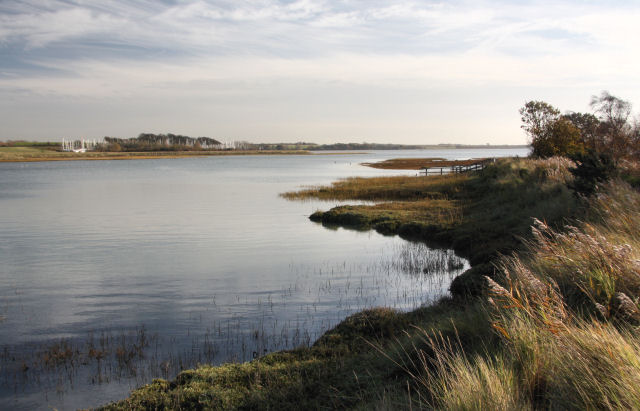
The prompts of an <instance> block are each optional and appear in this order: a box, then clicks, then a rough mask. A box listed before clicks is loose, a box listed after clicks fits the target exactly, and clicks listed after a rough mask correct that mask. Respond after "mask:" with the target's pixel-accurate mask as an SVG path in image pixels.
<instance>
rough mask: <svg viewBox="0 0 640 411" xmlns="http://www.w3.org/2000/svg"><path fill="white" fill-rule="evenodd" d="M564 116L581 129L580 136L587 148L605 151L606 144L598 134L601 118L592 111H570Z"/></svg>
mask: <svg viewBox="0 0 640 411" xmlns="http://www.w3.org/2000/svg"><path fill="white" fill-rule="evenodd" d="M562 118H564V119H567V120H569V121H570V122H571V123H572V124H573V125H574V126H575V127H576V128H578V130H580V138H581V140H582V144H583V145H584V146H585V148H587V149H590V150H594V151H603V149H604V144H603V141H602V138H601V137H600V135H599V134H598V129H599V127H600V120H598V117H596V116H595V115H593V114H591V113H576V112H569V113H567V114H564V115H563V116H562Z"/></svg>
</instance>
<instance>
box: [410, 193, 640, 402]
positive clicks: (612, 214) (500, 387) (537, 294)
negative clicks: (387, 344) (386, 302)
mask: <svg viewBox="0 0 640 411" xmlns="http://www.w3.org/2000/svg"><path fill="white" fill-rule="evenodd" d="M638 201H640V194H639V193H638V192H637V191H635V190H633V189H631V188H630V187H628V186H626V185H625V184H622V183H619V182H617V183H611V184H609V185H608V186H607V187H605V188H604V191H602V192H601V193H600V194H599V196H598V197H596V198H594V199H592V200H590V201H589V204H588V207H589V210H590V213H588V214H589V215H590V218H591V220H590V221H584V222H582V223H579V224H576V226H573V227H567V228H566V229H565V230H564V231H557V230H552V229H551V228H550V227H548V226H547V225H545V224H544V223H541V222H538V223H537V226H536V227H535V228H534V238H533V240H532V241H531V242H529V243H528V247H527V250H526V253H524V254H521V255H519V256H512V257H508V258H505V259H503V263H502V269H503V270H504V278H503V281H502V283H503V285H499V284H498V283H496V282H495V281H492V280H488V295H489V297H490V298H489V302H490V305H489V306H488V307H489V310H490V312H491V316H492V318H493V320H492V321H493V323H492V326H493V328H494V330H495V332H496V334H497V335H499V336H500V337H501V338H502V341H503V343H502V346H501V348H500V349H499V350H498V351H497V352H492V353H484V354H480V355H477V354H474V355H470V354H468V353H465V352H464V351H463V350H461V349H458V348H457V347H456V346H455V344H452V343H450V342H449V340H444V339H441V340H438V339H434V338H433V337H430V336H429V334H427V333H426V332H425V333H424V335H425V336H426V337H425V339H426V340H427V341H428V348H429V350H427V351H428V352H433V353H434V354H427V351H425V350H424V349H419V350H417V352H416V354H414V355H417V357H418V358H423V359H424V360H423V361H422V367H423V369H424V370H425V371H424V373H423V374H420V375H418V374H415V373H414V380H415V382H416V384H417V385H418V386H419V387H421V390H422V394H421V395H422V396H423V397H424V398H427V399H428V400H429V402H428V405H429V406H431V407H434V408H439V409H455V410H479V409H540V408H544V409H549V408H551V409H568V410H571V409H576V410H582V409H609V410H622V409H640V335H638V333H637V328H636V327H637V324H638V321H639V320H640V311H639V310H638V301H639V300H640V286H639V284H640V283H639V281H640V262H639V260H638V256H639V254H638V251H637V250H638V245H639V243H638V242H637V239H636V236H637V231H638V230H640V224H638V221H639V219H638V218H637V217H636V215H637V214H638V209H637V204H638V203H637V202H638ZM630 204H634V205H635V206H633V207H629V205H630ZM576 296H581V297H582V298H576ZM621 301H622V302H621ZM625 304H626V305H625Z"/></svg>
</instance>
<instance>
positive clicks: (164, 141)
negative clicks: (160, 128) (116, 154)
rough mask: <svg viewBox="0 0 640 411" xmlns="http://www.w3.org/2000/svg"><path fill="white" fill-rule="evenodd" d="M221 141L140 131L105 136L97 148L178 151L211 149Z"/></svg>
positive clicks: (105, 149)
mask: <svg viewBox="0 0 640 411" xmlns="http://www.w3.org/2000/svg"><path fill="white" fill-rule="evenodd" d="M221 147H222V143H220V142H219V141H218V140H216V139H214V138H211V137H196V138H194V137H188V136H183V135H179V134H178V135H176V134H171V133H169V134H151V133H142V134H140V135H139V136H138V137H134V138H115V137H105V138H104V144H102V145H101V146H100V147H99V148H98V150H103V151H178V150H187V151H188V150H213V149H219V148H221Z"/></svg>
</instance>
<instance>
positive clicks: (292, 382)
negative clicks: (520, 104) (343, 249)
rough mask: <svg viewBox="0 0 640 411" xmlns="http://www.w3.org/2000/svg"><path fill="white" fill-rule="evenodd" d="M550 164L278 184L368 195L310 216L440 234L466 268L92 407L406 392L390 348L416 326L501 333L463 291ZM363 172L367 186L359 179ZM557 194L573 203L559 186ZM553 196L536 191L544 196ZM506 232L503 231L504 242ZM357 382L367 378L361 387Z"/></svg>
mask: <svg viewBox="0 0 640 411" xmlns="http://www.w3.org/2000/svg"><path fill="white" fill-rule="evenodd" d="M548 167H551V168H553V167H555V164H554V163H553V162H551V163H548V162H530V161H529V160H527V161H526V162H523V161H522V160H515V159H511V160H507V159H505V160H502V161H500V162H498V163H497V164H496V165H494V166H492V167H491V169H488V170H485V172H483V173H481V174H475V173H474V174H473V175H468V176H467V175H458V176H442V177H440V176H437V177H430V178H423V177H404V176H400V177H373V178H372V177H370V178H367V179H364V178H363V179H358V178H355V179H350V180H349V179H348V180H341V181H338V182H336V183H334V184H333V185H332V186H329V187H327V186H325V187H316V188H315V189H309V190H301V191H300V193H302V195H301V196H296V195H295V193H293V195H291V196H289V195H287V194H288V193H283V197H285V198H288V199H304V198H313V197H315V198H324V196H327V198H326V199H329V198H333V199H341V200H348V199H352V200H359V199H368V200H370V201H375V202H376V203H378V204H376V205H365V206H340V207H334V208H332V209H330V210H328V211H325V212H318V213H316V214H314V215H312V216H311V217H310V219H312V220H315V221H319V222H322V224H323V225H327V226H340V227H345V228H354V229H368V230H375V231H378V232H380V233H382V234H386V235H399V236H400V237H401V238H404V239H405V240H414V241H416V240H417V241H422V242H427V243H428V244H429V243H430V244H431V245H436V244H437V243H439V244H440V246H445V247H447V248H452V249H454V250H455V251H456V254H457V255H460V256H462V257H466V258H467V259H468V260H469V262H470V264H471V268H470V269H469V270H467V271H466V272H465V273H464V274H461V275H460V276H458V277H457V278H456V279H455V280H454V282H456V283H457V285H454V284H453V283H452V286H451V291H452V295H453V297H444V298H443V299H442V300H440V301H437V302H435V303H434V304H433V305H429V306H423V307H421V308H418V309H416V310H413V311H409V312H398V311H395V310H392V309H389V308H384V307H377V308H371V309H368V310H364V311H361V312H359V313H356V314H353V315H351V316H349V317H347V318H345V319H344V320H343V321H342V322H340V323H339V324H338V325H337V326H335V327H334V328H332V329H330V330H328V331H326V332H325V333H324V334H323V335H322V336H321V337H320V338H319V339H318V340H317V341H315V342H314V343H313V344H312V345H311V346H310V347H300V348H296V349H293V350H288V351H277V352H273V353H270V354H267V355H265V356H264V357H261V358H259V359H256V360H254V361H250V362H246V363H235V364H234V363H230V364H223V365H220V366H208V365H202V366H200V367H198V368H194V369H189V370H185V371H183V372H182V373H180V374H179V375H178V376H177V377H175V378H174V379H172V380H170V381H168V380H162V379H156V380H154V381H153V382H151V383H149V384H147V385H144V386H142V387H140V388H138V389H136V390H133V391H132V393H131V395H130V396H129V397H128V398H126V399H122V400H120V401H115V402H112V403H110V404H105V405H104V406H103V408H101V409H112V410H121V409H122V410H124V409H138V408H144V407H147V406H150V405H152V404H153V405H154V406H156V407H167V408H172V407H174V408H175V407H185V406H187V405H188V404H190V403H192V401H194V400H196V399H206V400H207V402H206V403H207V404H208V405H209V406H211V407H214V408H236V407H245V408H247V407H248V408H251V407H257V406H262V407H264V406H265V405H267V406H269V407H271V408H274V409H277V408H287V407H288V408H294V407H295V408H301V409H305V408H308V409H316V408H318V407H319V404H324V406H327V407H330V408H352V407H356V408H358V407H363V405H366V404H368V405H372V406H374V405H376V404H379V401H380V398H378V397H377V396H379V395H380V393H381V392H385V393H387V394H385V395H389V396H390V398H391V399H392V400H394V401H396V400H398V399H399V400H400V401H402V402H404V401H406V398H407V392H406V389H407V388H406V387H407V386H408V384H409V383H410V381H411V377H410V376H409V375H408V374H407V373H406V372H405V371H406V370H404V369H403V368H402V367H398V366H399V364H398V362H395V365H394V361H395V360H394V359H393V358H396V357H395V355H396V354H394V352H395V351H394V350H395V348H393V347H397V346H398V344H400V345H402V344H407V346H412V345H413V346H415V344H416V338H417V340H418V341H419V340H420V339H421V338H424V337H421V334H420V332H421V331H420V330H436V331H437V332H438V333H439V338H451V339H456V340H457V341H459V343H460V345H461V347H462V348H464V349H465V350H468V351H469V352H470V353H474V352H476V351H482V349H483V348H482V347H481V346H480V345H479V344H477V341H478V339H479V340H481V341H484V342H485V343H488V344H490V346H491V345H494V346H498V345H499V343H500V340H499V336H498V335H497V334H496V333H495V332H494V329H493V328H492V327H491V325H490V322H488V321H489V319H488V318H487V316H486V315H485V314H486V312H485V310H484V309H483V308H482V307H483V306H482V303H481V302H479V300H478V299H476V298H468V297H469V296H471V295H478V294H479V289H478V288H477V287H478V285H479V283H478V281H479V280H483V278H484V277H483V276H484V275H490V276H492V273H494V269H493V266H492V263H493V262H495V261H497V260H496V258H498V257H499V255H500V254H502V253H503V252H505V251H506V252H507V253H508V252H509V251H513V250H515V249H518V248H519V247H520V246H521V245H522V243H521V242H520V241H518V240H517V238H516V237H518V236H520V235H523V237H526V234H525V232H528V231H529V226H530V225H529V224H530V223H529V220H528V217H529V216H531V215H535V209H534V208H528V207H521V205H522V204H526V202H527V200H530V199H534V198H539V197H540V192H541V191H540V190H542V191H548V189H549V188H550V187H559V188H560V187H564V184H563V183H562V182H560V181H557V182H556V181H555V180H553V179H545V180H544V181H546V182H544V183H543V182H541V181H540V180H539V178H538V176H539V175H540V173H541V171H540V170H543V169H547V168H548ZM560 167H562V166H560ZM520 170H525V171H524V172H523V171H520ZM523 176H525V177H526V178H525V179H523V178H522V177H523ZM505 179H506V180H508V181H511V182H512V183H513V184H514V186H512V187H513V188H511V189H510V190H508V191H507V192H504V193H502V194H501V196H500V198H497V199H496V198H494V197H495V196H494V194H495V193H496V188H497V187H498V186H501V185H502V183H501V182H502V181H505ZM365 180H366V181H365ZM367 181H368V182H370V183H371V186H367ZM411 182H415V183H417V184H421V186H418V185H412V183H411ZM530 183H531V185H530ZM552 191H553V192H555V191H554V190H552ZM436 194H437V195H436ZM360 195H362V197H361V196H360ZM557 195H559V196H561V197H563V198H565V199H567V200H568V201H572V197H571V194H570V193H568V192H567V190H566V188H562V189H561V190H560V191H558V192H557ZM331 196H333V197H331ZM341 196H344V197H345V198H343V197H341ZM424 196H428V197H429V198H426V199H425V198H422V197H424ZM347 197H348V198H347ZM419 197H420V198H419ZM554 197H555V195H554ZM421 198H422V199H421ZM512 198H519V201H520V202H522V201H524V203H521V204H520V205H516V206H515V208H514V206H513V205H510V204H509V202H508V201H505V200H507V199H509V200H511V199H512ZM554 201H555V199H554V198H545V200H544V203H545V204H547V202H554ZM492 206H495V207H500V208H501V209H500V210H499V211H500V212H502V213H506V214H509V213H513V217H512V219H511V220H507V219H502V220H500V223H499V224H497V222H495V221H493V222H492V221H491V220H492V219H491V218H489V217H490V215H488V214H487V212H490V210H491V209H492V208H495V207H492ZM517 209H519V210H518V212H516V210H517ZM458 210H459V211H460V212H458ZM569 210H572V207H569V208H568V209H564V208H562V209H555V208H554V209H553V210H551V214H547V217H550V218H549V220H557V219H558V218H559V217H564V216H567V213H568V214H572V212H571V211H569ZM425 213H426V214H428V215H426V214H425ZM541 217H542V218H545V216H541ZM419 218H422V220H419ZM514 219H515V220H518V224H517V226H513V225H512V223H513V222H514ZM483 220H484V221H483ZM504 238H508V241H507V242H506V243H505V242H504V241H503V239H504ZM436 247H437V245H436ZM456 280H457V281H456ZM453 288H457V291H454V290H453ZM364 381H367V383H366V384H364V385H361V382H364ZM354 383H355V384H356V385H357V388H354ZM383 387H384V388H383ZM300 390H302V391H303V392H304V394H302V395H301V392H300ZM354 390H355V391H354ZM338 393H340V395H338ZM336 395H338V397H336ZM382 402H384V401H382ZM405 404H406V403H405Z"/></svg>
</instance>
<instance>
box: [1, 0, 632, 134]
mask: <svg viewBox="0 0 640 411" xmlns="http://www.w3.org/2000/svg"><path fill="white" fill-rule="evenodd" d="M638 21H640V3H637V2H623V1H618V2H616V1H599V2H598V1H553V2H552V1H522V2H507V1H453V2H436V1H398V2H394V1H377V0H369V1H354V0H345V1H311V0H290V1H275V0H256V1H248V0H237V1H232V0H224V1H214V0H210V1H118V0H105V1H100V2H97V1H96V2H91V1H72V0H39V1H32V0H26V1H25V0H21V1H13V0H2V1H1V2H0V123H1V124H2V125H1V126H0V140H8V139H28V140H45V139H49V140H58V139H61V138H62V137H66V138H79V137H85V138H99V137H102V136H105V135H109V136H118V137H131V136H136V135H137V134H139V133H141V132H173V133H180V134H186V135H192V136H210V137H214V138H218V139H221V140H227V141H230V140H249V141H255V142H258V141H262V142H269V141H270V142H275V141H301V140H305V141H315V142H319V143H329V142H337V141H343V142H344V141H356V142H360V141H369V142H396V143H407V144H431V143H446V142H455V143H468V144H484V143H495V144H499V143H510V144H520V143H525V142H526V137H525V136H524V134H523V133H522V131H521V130H520V128H519V126H520V123H519V122H520V120H519V116H518V108H519V107H521V106H522V105H523V104H524V102H525V101H527V100H531V99H541V100H545V101H547V102H549V103H551V104H554V105H556V106H557V107H558V108H560V109H562V110H574V111H588V110H589V107H588V102H589V100H590V97H591V95H594V94H599V93H600V92H601V91H602V90H608V91H610V92H611V93H612V94H614V95H616V96H618V97H621V98H623V99H625V100H629V101H631V102H632V103H638V102H640V57H639V53H638V52H637V48H638V46H637V44H636V43H637V39H638V38H640V28H638V27H639V25H638V24H637V22H638ZM634 112H636V111H635V110H634Z"/></svg>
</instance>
